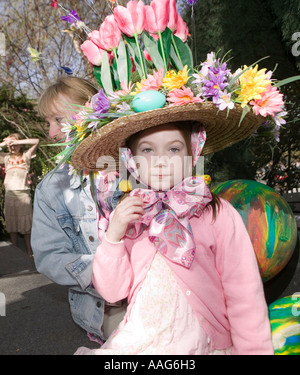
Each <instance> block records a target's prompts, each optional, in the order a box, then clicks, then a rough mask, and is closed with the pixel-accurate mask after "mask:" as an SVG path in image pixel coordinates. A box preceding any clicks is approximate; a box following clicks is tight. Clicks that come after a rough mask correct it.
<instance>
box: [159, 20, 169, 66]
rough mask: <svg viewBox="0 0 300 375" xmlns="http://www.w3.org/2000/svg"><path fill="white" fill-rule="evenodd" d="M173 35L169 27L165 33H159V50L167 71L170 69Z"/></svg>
mask: <svg viewBox="0 0 300 375" xmlns="http://www.w3.org/2000/svg"><path fill="white" fill-rule="evenodd" d="M171 35H172V31H171V30H170V29H169V28H168V27H167V28H166V30H165V31H164V32H163V33H160V32H159V33H158V36H159V39H158V50H159V53H160V55H161V57H162V58H163V61H164V66H165V71H167V70H168V63H169V56H170V49H171Z"/></svg>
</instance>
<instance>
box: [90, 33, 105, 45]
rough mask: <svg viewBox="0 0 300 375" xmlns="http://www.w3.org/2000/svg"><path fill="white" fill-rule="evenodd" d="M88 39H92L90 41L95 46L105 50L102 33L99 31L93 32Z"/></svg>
mask: <svg viewBox="0 0 300 375" xmlns="http://www.w3.org/2000/svg"><path fill="white" fill-rule="evenodd" d="M88 37H89V38H90V40H91V41H92V42H93V43H94V44H96V46H98V47H99V48H102V49H103V46H102V44H101V42H100V32H99V30H93V31H92V32H91V33H89V34H88Z"/></svg>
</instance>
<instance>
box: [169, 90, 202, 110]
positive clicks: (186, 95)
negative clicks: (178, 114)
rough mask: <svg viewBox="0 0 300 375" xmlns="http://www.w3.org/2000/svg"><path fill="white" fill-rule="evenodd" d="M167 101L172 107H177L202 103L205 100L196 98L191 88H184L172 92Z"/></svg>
mask: <svg viewBox="0 0 300 375" xmlns="http://www.w3.org/2000/svg"><path fill="white" fill-rule="evenodd" d="M167 101H168V102H171V103H172V104H170V106H175V105H184V104H189V103H201V102H203V99H201V98H198V97H197V96H194V94H193V92H192V90H191V89H190V88H189V87H185V86H183V87H182V88H181V89H175V90H173V91H170V92H169V96H168V99H167Z"/></svg>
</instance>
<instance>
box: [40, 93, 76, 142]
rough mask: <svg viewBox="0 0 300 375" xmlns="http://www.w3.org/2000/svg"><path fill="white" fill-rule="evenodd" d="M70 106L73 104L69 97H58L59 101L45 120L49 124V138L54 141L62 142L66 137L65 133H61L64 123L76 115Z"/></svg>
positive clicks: (50, 109) (53, 105)
mask: <svg viewBox="0 0 300 375" xmlns="http://www.w3.org/2000/svg"><path fill="white" fill-rule="evenodd" d="M68 104H71V102H70V100H69V99H68V98H67V97H65V96H64V95H62V94H60V95H58V97H57V100H56V101H55V102H53V103H52V105H51V106H50V108H49V114H48V116H47V117H46V118H45V120H46V121H47V122H48V124H49V137H50V138H51V139H53V140H54V141H60V140H62V139H63V138H64V137H65V133H63V132H62V131H61V127H62V123H63V122H64V121H67V119H68V118H69V117H71V116H72V115H73V114H75V113H74V112H72V110H71V108H69V106H68Z"/></svg>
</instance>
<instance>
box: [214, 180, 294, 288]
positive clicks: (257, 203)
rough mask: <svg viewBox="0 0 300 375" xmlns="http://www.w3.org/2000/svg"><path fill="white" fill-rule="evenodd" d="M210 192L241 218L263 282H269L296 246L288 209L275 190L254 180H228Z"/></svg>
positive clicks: (290, 214) (292, 221)
mask: <svg viewBox="0 0 300 375" xmlns="http://www.w3.org/2000/svg"><path fill="white" fill-rule="evenodd" d="M212 191H213V192H214V193H215V194H217V195H218V196H219V197H221V198H224V199H226V200H227V201H229V202H230V203H231V204H232V205H233V207H234V208H236V210H237V211H238V212H239V214H240V215H241V216H242V219H243V221H244V224H245V226H246V228H247V230H248V233H249V236H250V239H251V241H252V244H253V247H254V250H255V253H256V257H257V261H258V265H259V269H260V273H261V276H262V279H263V281H264V282H265V281H267V280H270V279H271V278H272V277H274V276H275V275H277V274H278V273H279V272H280V271H281V270H282V269H283V268H284V267H285V266H286V264H287V263H288V262H289V260H290V259H291V257H292V255H293V252H294V249H295V247H296V243H297V223H296V219H295V216H294V214H293V212H292V210H291V208H290V206H289V205H288V203H287V202H286V201H285V200H284V199H283V198H282V197H281V196H280V195H279V194H278V193H276V191H275V190H273V189H272V188H270V187H269V186H267V185H264V184H261V183H260V182H257V181H251V180H230V181H226V182H223V183H221V184H219V185H218V186H216V187H214V188H213V189H212Z"/></svg>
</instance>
